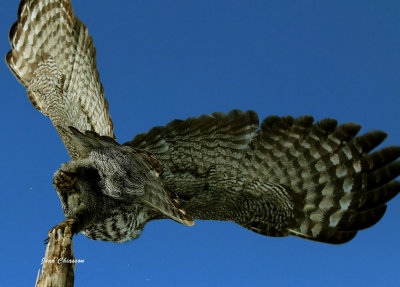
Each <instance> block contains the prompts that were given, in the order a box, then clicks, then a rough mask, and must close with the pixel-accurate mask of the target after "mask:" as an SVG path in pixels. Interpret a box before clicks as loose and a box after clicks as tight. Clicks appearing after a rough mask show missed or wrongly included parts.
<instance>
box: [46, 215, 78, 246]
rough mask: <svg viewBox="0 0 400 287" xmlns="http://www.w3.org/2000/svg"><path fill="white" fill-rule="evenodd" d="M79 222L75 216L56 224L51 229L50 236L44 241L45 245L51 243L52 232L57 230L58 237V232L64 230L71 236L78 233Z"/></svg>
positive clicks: (65, 234) (64, 233)
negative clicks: (77, 224) (77, 225)
mask: <svg viewBox="0 0 400 287" xmlns="http://www.w3.org/2000/svg"><path fill="white" fill-rule="evenodd" d="M77 222H78V220H77V219H75V218H68V219H66V220H64V221H63V222H61V223H60V224H58V225H56V226H54V227H53V228H52V229H50V231H49V233H48V237H47V238H46V239H45V240H44V241H43V243H44V244H45V245H47V244H48V243H49V240H50V236H51V233H52V232H53V231H55V236H56V239H57V237H58V234H59V233H58V232H62V234H63V235H64V236H70V237H72V236H73V235H74V234H77V233H78V232H77V228H76V223H77Z"/></svg>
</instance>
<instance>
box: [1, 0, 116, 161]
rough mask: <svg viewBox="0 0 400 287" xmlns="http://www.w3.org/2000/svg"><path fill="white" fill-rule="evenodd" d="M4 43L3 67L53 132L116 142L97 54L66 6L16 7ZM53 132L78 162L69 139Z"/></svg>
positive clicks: (54, 2)
mask: <svg viewBox="0 0 400 287" xmlns="http://www.w3.org/2000/svg"><path fill="white" fill-rule="evenodd" d="M9 38H10V44H11V47H12V49H11V51H9V52H8V54H7V56H6V63H7V65H8V66H9V67H10V69H11V71H12V72H13V73H14V75H15V76H16V78H17V79H18V80H19V81H20V82H21V83H22V84H23V85H24V86H25V87H26V89H27V93H28V98H29V100H30V102H31V103H32V105H33V106H34V107H35V108H36V109H38V110H39V111H40V112H42V113H43V114H44V115H46V116H48V117H49V118H50V119H51V121H52V122H53V124H54V126H56V127H57V126H61V127H64V128H67V127H68V126H73V127H75V128H77V129H78V130H80V131H83V132H84V131H86V130H91V131H95V132H96V133H98V134H99V135H102V136H109V137H113V138H115V135H114V131H113V123H112V120H111V117H110V115H109V111H108V103H107V100H106V98H105V96H104V90H103V86H102V84H101V82H100V78H99V73H98V71H97V65H96V49H95V47H94V45H93V40H92V38H91V36H90V35H89V34H88V30H87V28H86V26H85V25H84V24H83V23H82V22H81V21H80V20H79V19H78V18H77V17H76V16H75V15H74V12H73V8H72V5H71V2H70V1H67V0H47V1H44V0H37V1H35V0H25V1H21V3H20V6H19V9H18V21H17V22H15V23H14V25H13V26H12V27H11V30H10V33H9ZM58 132H59V134H60V136H61V138H62V140H63V142H64V144H65V146H66V148H67V150H68V152H69V154H70V156H71V158H73V159H75V158H78V157H79V154H78V153H77V151H76V149H75V147H74V145H73V144H72V143H71V142H70V139H69V137H67V136H66V135H65V134H64V133H63V131H62V130H60V129H58Z"/></svg>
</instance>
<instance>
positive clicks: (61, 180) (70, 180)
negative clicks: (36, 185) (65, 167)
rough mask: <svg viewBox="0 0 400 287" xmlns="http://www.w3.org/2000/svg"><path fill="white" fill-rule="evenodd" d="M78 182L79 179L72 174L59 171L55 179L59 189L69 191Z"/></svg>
mask: <svg viewBox="0 0 400 287" xmlns="http://www.w3.org/2000/svg"><path fill="white" fill-rule="evenodd" d="M77 181H78V179H77V178H76V177H75V176H73V175H72V174H70V173H67V172H64V171H62V170H59V171H57V172H56V174H55V175H54V178H53V184H54V186H55V187H56V188H57V189H64V190H65V189H69V188H71V187H72V186H74V184H75V183H76V182H77Z"/></svg>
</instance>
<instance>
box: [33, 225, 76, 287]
mask: <svg viewBox="0 0 400 287" xmlns="http://www.w3.org/2000/svg"><path fill="white" fill-rule="evenodd" d="M72 236H73V234H72V232H71V227H70V226H67V227H66V228H65V229H60V228H55V229H53V230H52V231H51V232H50V233H49V243H48V245H47V248H46V255H45V258H44V259H43V262H42V265H43V266H42V275H41V276H40V278H39V276H38V279H37V280H36V284H35V287H64V286H66V287H71V286H74V270H75V262H76V261H75V257H74V253H73V250H72Z"/></svg>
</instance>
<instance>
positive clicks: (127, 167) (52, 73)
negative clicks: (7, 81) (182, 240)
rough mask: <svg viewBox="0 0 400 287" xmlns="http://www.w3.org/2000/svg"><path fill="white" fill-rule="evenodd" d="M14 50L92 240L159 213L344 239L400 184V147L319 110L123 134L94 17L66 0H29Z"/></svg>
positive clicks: (374, 216) (378, 211)
mask: <svg viewBox="0 0 400 287" xmlns="http://www.w3.org/2000/svg"><path fill="white" fill-rule="evenodd" d="M9 37H10V43H11V47H12V50H11V51H10V52H9V53H8V54H7V57H6V62H7V64H8V66H9V67H10V69H11V71H12V72H13V73H14V75H15V76H16V77H17V79H18V80H19V81H20V82H21V83H22V84H23V85H24V86H25V87H26V89H27V93H28V98H29V100H30V101H31V103H32V104H33V106H34V107H35V108H36V109H38V110H39V111H40V112H42V113H43V114H45V115H46V116H48V117H49V118H50V119H51V121H52V122H53V124H54V126H55V127H56V129H57V131H58V133H59V134H60V136H61V138H62V140H63V142H64V144H65V147H66V148H67V150H68V152H69V154H70V156H71V161H70V162H68V163H65V164H63V165H62V167H61V168H60V169H59V170H58V171H57V172H56V173H55V175H54V185H55V188H56V191H57V193H58V195H59V197H60V200H61V203H62V208H63V211H64V214H65V216H66V218H67V219H66V221H64V222H63V223H61V224H60V225H59V226H58V227H59V228H62V227H63V226H66V225H67V224H70V225H71V226H72V228H73V231H74V232H76V233H77V232H82V233H83V234H85V235H86V236H87V237H89V238H91V239H94V240H106V241H114V242H125V241H128V240H132V239H134V238H137V237H138V236H139V235H140V233H141V231H142V229H143V228H144V226H145V224H146V223H147V222H149V221H151V220H155V219H164V218H169V219H173V220H175V221H176V222H179V223H183V224H186V225H193V223H194V222H193V219H208V220H224V221H232V222H235V223H237V224H239V225H240V226H243V227H245V228H247V229H250V230H252V231H254V232H257V233H260V234H263V235H269V236H288V235H294V236H298V237H302V238H307V239H310V240H315V241H320V242H328V243H344V242H347V241H349V240H351V239H352V238H353V237H354V236H355V235H356V233H357V231H358V230H360V229H364V228H367V227H370V226H371V225H373V224H375V223H376V222H377V221H379V220H380V218H381V217H382V216H383V214H384V212H385V210H386V202H387V201H388V200H390V199H391V198H393V197H394V196H395V195H396V194H397V193H398V192H399V190H400V185H399V182H398V181H396V180H395V179H396V177H397V176H398V175H399V173H400V162H399V161H397V158H398V157H399V155H400V147H398V146H396V147H386V148H383V149H380V150H378V151H375V152H373V153H370V151H371V150H372V149H374V148H375V147H376V146H378V145H379V144H380V143H381V142H382V141H383V140H384V139H385V137H386V134H385V133H384V132H381V131H372V132H369V133H366V134H364V135H361V136H357V133H358V131H359V130H360V126H359V125H357V124H354V123H346V124H342V125H337V122H336V121H335V120H333V119H324V120H321V121H319V122H317V123H314V120H313V118H312V117H311V116H302V117H299V118H296V119H295V118H293V117H290V116H286V117H278V116H271V117H268V118H266V119H265V120H264V121H262V123H261V125H259V121H258V117H257V114H256V113H255V112H252V111H247V112H241V111H239V110H234V111H231V112H230V113H228V114H223V113H214V114H211V115H203V116H201V117H198V118H189V119H187V120H183V121H182V120H174V121H172V122H170V123H169V124H167V125H166V126H164V127H155V128H153V129H151V130H150V131H149V132H147V133H143V134H140V135H137V136H136V137H135V138H134V139H133V140H132V141H130V142H127V143H125V144H122V145H121V144H118V143H117V142H116V141H115V135H114V132H113V124H112V121H111V117H110V115H109V112H108V104H107V101H106V99H105V96H104V92H103V88H102V85H101V83H100V80H99V74H98V72H97V68H96V52H95V48H94V45H93V41H92V38H91V37H90V35H89V34H88V32H87V28H86V27H85V25H84V24H83V23H82V22H81V21H80V20H79V19H78V18H77V17H75V15H74V13H73V9H72V6H71V3H70V1H68V0H36V1H35V0H23V1H21V4H20V6H19V9H18V21H17V22H16V23H15V24H14V25H13V26H12V28H11V31H10V35H9Z"/></svg>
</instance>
